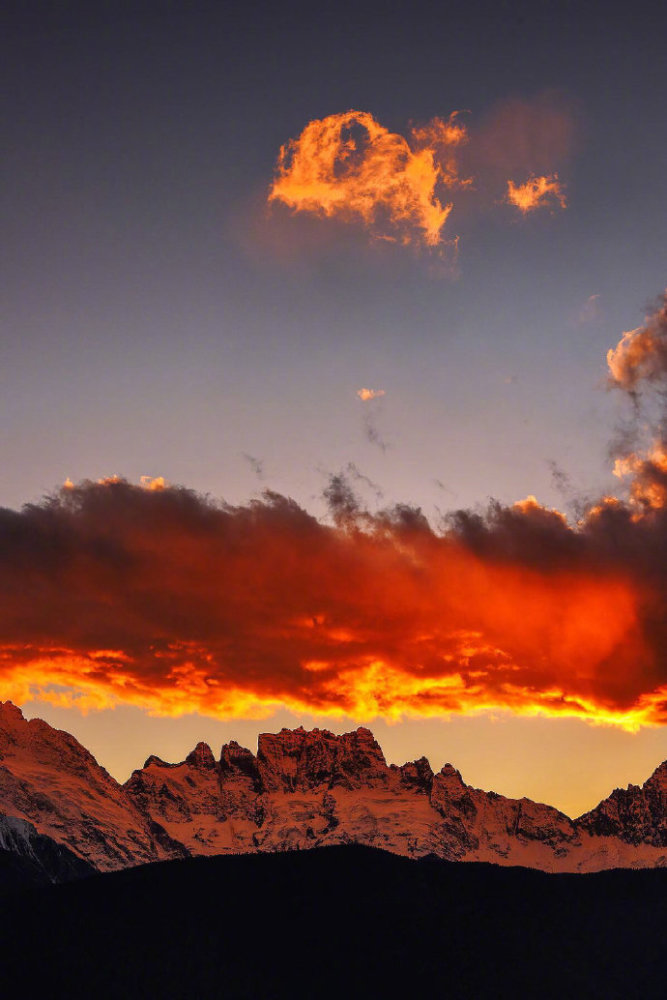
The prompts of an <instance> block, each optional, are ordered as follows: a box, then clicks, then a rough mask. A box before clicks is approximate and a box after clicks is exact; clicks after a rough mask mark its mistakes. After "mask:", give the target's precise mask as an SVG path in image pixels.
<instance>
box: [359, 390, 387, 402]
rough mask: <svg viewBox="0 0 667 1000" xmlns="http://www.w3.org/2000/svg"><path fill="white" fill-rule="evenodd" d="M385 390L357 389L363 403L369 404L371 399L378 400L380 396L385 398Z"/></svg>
mask: <svg viewBox="0 0 667 1000" xmlns="http://www.w3.org/2000/svg"><path fill="white" fill-rule="evenodd" d="M384 395H385V391H384V389H357V396H358V397H359V399H361V400H363V402H364V403H365V402H367V401H368V400H369V399H377V398H378V397H379V396H384Z"/></svg>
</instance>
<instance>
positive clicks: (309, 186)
mask: <svg viewBox="0 0 667 1000" xmlns="http://www.w3.org/2000/svg"><path fill="white" fill-rule="evenodd" d="M465 134H466V133H465V129H464V127H463V125H460V124H458V123H456V122H455V120H454V119H453V118H451V119H449V121H447V122H445V121H443V120H441V119H435V120H434V122H432V123H431V124H430V126H428V127H426V128H424V129H416V130H414V131H413V133H412V145H411V144H410V142H408V140H407V139H406V138H404V136H402V135H398V134H397V133H395V132H390V131H389V129H387V128H385V127H384V126H383V125H380V123H379V122H377V121H376V120H375V119H374V118H373V116H372V115H371V114H369V113H368V112H366V111H346V112H343V113H341V114H335V115H329V116H328V117H327V118H322V119H316V120H315V121H312V122H310V123H309V124H308V125H307V126H306V127H305V129H304V130H303V132H302V133H301V135H300V136H299V137H298V138H297V139H292V140H290V141H289V142H288V143H287V144H286V145H285V146H283V147H282V148H281V150H280V155H279V157H278V164H277V168H276V176H275V179H274V182H273V185H272V187H271V190H270V193H269V200H270V201H281V202H283V203H284V204H286V205H288V206H289V207H290V208H291V209H293V210H294V211H296V212H313V213H315V214H317V215H322V216H324V217H327V218H331V217H334V216H339V217H341V218H343V219H347V220H351V219H358V220H360V221H362V222H363V223H364V224H365V225H366V226H367V227H368V228H369V229H370V230H371V231H372V232H373V234H374V235H376V236H379V237H381V238H383V239H389V240H396V241H398V242H400V243H404V244H409V243H414V244H418V245H419V244H421V245H425V246H427V247H435V246H437V245H438V244H439V243H441V242H442V230H443V227H444V225H445V223H446V221H447V218H448V216H449V214H450V212H451V210H452V205H451V204H443V203H442V202H441V201H440V200H439V198H438V197H437V195H436V187H437V186H439V185H441V186H449V187H453V186H455V185H456V184H457V183H458V176H457V173H456V164H455V161H454V159H453V158H452V157H451V156H450V155H448V153H447V154H446V155H445V158H444V159H443V160H438V158H437V156H436V153H437V152H438V151H440V152H442V151H443V150H446V151H449V150H451V148H452V147H455V146H457V145H460V144H461V143H463V142H464V141H465Z"/></svg>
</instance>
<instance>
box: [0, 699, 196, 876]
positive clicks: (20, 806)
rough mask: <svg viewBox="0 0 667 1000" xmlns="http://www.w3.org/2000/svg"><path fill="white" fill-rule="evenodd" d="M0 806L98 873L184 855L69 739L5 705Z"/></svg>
mask: <svg viewBox="0 0 667 1000" xmlns="http://www.w3.org/2000/svg"><path fill="white" fill-rule="evenodd" d="M0 811H1V812H3V813H5V814H7V815H10V816H14V817H17V818H18V819H23V820H27V821H28V822H29V823H32V824H33V825H34V826H35V828H36V829H37V830H38V831H39V833H42V834H45V835H46V836H48V837H51V838H52V839H53V840H55V841H57V843H59V844H64V845H65V846H66V847H68V848H70V850H72V851H73V852H74V854H76V855H77V856H78V857H80V858H84V859H85V860H86V861H88V862H90V863H91V864H92V865H94V866H95V868H97V869H98V870H100V871H106V870H110V869H114V868H124V867H127V866H129V865H136V864H142V863H144V862H146V861H157V860H160V859H163V858H168V857H174V856H178V854H183V853H184V852H183V850H182V848H180V847H179V846H178V845H173V844H170V842H169V840H168V838H167V837H166V835H165V834H164V831H161V830H160V829H159V827H158V826H157V825H156V824H154V823H153V822H152V821H151V819H150V817H146V816H145V815H143V814H142V813H141V812H140V811H139V810H138V809H137V807H136V805H135V804H134V803H133V802H132V800H131V799H130V798H129V797H128V795H127V794H126V793H125V791H124V790H123V789H122V787H121V786H120V785H119V784H118V782H117V781H115V780H114V779H113V778H112V777H111V775H110V774H108V773H107V771H105V770H104V768H103V767H100V765H99V764H98V763H97V761H96V760H95V758H94V757H93V756H92V754H90V753H89V752H88V751H87V750H86V749H85V747H82V746H81V744H80V743H79V742H78V741H77V740H75V739H74V737H73V736H70V735H69V733H65V732H62V731H61V730H58V729H53V728H52V727H51V726H49V725H47V723H46V722H43V721H42V720H41V719H33V720H32V721H30V722H28V721H27V720H26V719H24V717H23V714H22V713H21V711H20V710H19V709H18V708H16V707H15V706H14V705H12V704H11V702H5V703H0Z"/></svg>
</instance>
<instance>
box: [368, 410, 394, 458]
mask: <svg viewBox="0 0 667 1000" xmlns="http://www.w3.org/2000/svg"><path fill="white" fill-rule="evenodd" d="M364 434H365V436H366V440H367V441H368V442H369V443H370V444H374V445H375V447H376V448H379V449H380V451H382V452H385V451H386V450H387V448H389V443H388V442H387V441H385V439H384V438H383V436H382V434H381V433H380V428H379V427H378V425H377V416H376V414H374V413H372V412H371V411H370V410H366V412H365V413H364Z"/></svg>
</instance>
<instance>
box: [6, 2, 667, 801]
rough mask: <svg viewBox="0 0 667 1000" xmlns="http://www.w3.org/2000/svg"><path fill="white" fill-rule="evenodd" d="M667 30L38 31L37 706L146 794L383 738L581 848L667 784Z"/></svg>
mask: <svg viewBox="0 0 667 1000" xmlns="http://www.w3.org/2000/svg"><path fill="white" fill-rule="evenodd" d="M666 22H667V15H665V14H664V13H660V12H657V13H656V10H655V5H653V4H647V3H637V4H634V5H633V6H632V8H631V9H630V8H628V9H625V10H621V9H615V8H612V7H610V6H609V5H607V4H601V3H585V2H583V3H582V2H579V3H568V2H559V3H549V2H547V3H543V4H540V5H535V4H527V3H526V4H524V3H508V2H506V3H500V2H497V3H494V4H489V3H475V2H468V3H466V4H459V3H451V4H448V5H441V6H440V7H437V8H436V7H435V5H433V4H419V3H411V4H387V3H386V2H385V3H383V4H373V3H364V2H360V3H355V4H354V5H352V4H344V3H343V4H341V3H337V4H328V3H323V4H317V5H313V4H298V3H297V4H290V3H285V4H281V5H275V4H262V3H257V4H254V5H247V4H239V3H229V4H218V3H207V2H193V3H188V4H185V3H177V2H171V3H170V2H166V0H165V2H162V3H147V2H141V0H139V2H134V3H122V2H114V3H106V4H105V3H100V4H96V5H94V7H92V6H91V5H89V4H75V3H61V4H57V5H54V4H51V3H49V4H42V3H37V2H35V3H20V4H19V3H10V4H9V6H8V9H7V14H6V15H5V24H4V26H3V30H2V39H3V40H2V43H1V44H2V47H3V55H2V70H1V72H2V88H1V89H2V94H3V103H4V105H5V107H4V114H3V120H4V121H5V122H6V126H5V129H4V134H5V139H6V142H5V146H6V153H5V156H4V158H3V166H2V175H3V176H2V192H1V195H0V198H1V201H2V232H3V240H2V279H1V280H2V307H1V308H2V313H1V317H0V318H1V322H2V329H1V333H0V461H1V468H2V472H3V474H2V478H1V480H0V508H1V509H0V539H2V544H1V545H0V591H1V592H2V594H3V602H2V606H3V610H2V611H1V612H0V695H4V696H5V697H11V698H13V700H15V701H16V702H17V703H18V704H20V705H22V707H23V708H24V710H25V712H26V714H27V715H28V716H30V717H32V716H33V715H40V716H41V717H43V718H45V719H47V721H49V722H52V723H53V724H56V725H58V726H59V727H61V728H64V729H67V730H68V731H70V732H72V733H73V734H74V735H76V736H77V737H78V738H79V739H81V740H82V742H84V743H85V745H86V746H88V748H89V749H91V751H92V752H93V753H95V755H96V756H97V757H98V759H99V760H100V762H101V763H102V764H104V765H105V766H106V767H107V768H108V769H109V770H110V771H111V772H112V773H113V774H115V776H117V777H118V778H119V779H121V780H124V779H125V778H126V777H127V776H128V775H129V773H130V772H131V770H132V769H133V768H134V767H138V766H141V764H142V763H143V760H144V758H145V757H147V756H148V754H149V753H158V754H160V755H161V756H163V757H164V758H165V759H168V760H177V759H183V757H184V756H185V754H186V753H187V752H188V751H189V750H190V749H191V748H192V746H193V745H194V743H195V742H197V741H198V740H199V739H207V740H208V741H210V742H211V744H212V745H213V747H214V750H216V751H217V747H218V746H219V744H221V743H222V742H226V741H227V740H229V739H231V738H236V739H239V741H240V742H243V743H245V744H246V745H249V746H251V747H252V748H253V749H254V747H255V741H256V737H257V733H258V732H260V731H268V730H272V731H275V730H277V729H278V728H280V727H281V726H283V725H287V726H296V725H299V724H303V725H304V726H306V727H308V728H310V727H312V726H313V725H319V726H326V727H328V728H331V729H333V730H335V731H337V732H342V731H345V730H346V729H350V728H353V727H355V726H357V725H359V724H365V725H369V726H370V728H372V729H373V731H374V732H375V734H376V736H377V737H378V739H379V740H380V743H381V744H382V746H383V748H384V750H385V753H386V755H387V757H388V759H390V760H392V761H395V762H397V763H402V762H403V761H404V760H406V759H412V758H414V757H418V756H421V754H426V756H428V757H429V759H430V760H431V763H432V765H433V766H434V767H440V766H442V764H443V763H445V762H446V761H451V762H452V763H454V764H455V765H456V766H457V767H458V768H459V769H460V770H461V771H462V774H463V777H464V779H465V780H466V781H468V782H469V783H471V784H475V785H477V786H479V787H483V788H486V789H491V788H493V789H495V790H496V791H499V792H503V793H504V794H511V795H517V796H521V795H524V794H525V795H529V796H530V797H532V798H535V799H539V800H542V801H548V802H550V803H551V804H553V805H556V806H559V807H560V808H562V809H564V810H565V811H566V812H568V813H570V814H571V815H575V814H577V813H579V812H583V811H584V810H585V809H587V808H590V807H592V806H593V805H595V804H596V802H597V801H598V800H599V799H600V798H601V797H602V796H603V795H606V794H608V792H609V791H610V790H611V788H612V787H614V786H616V785H623V784H627V782H629V781H633V782H641V781H643V780H645V778H647V777H648V776H649V774H650V773H651V771H652V770H653V768H654V767H656V766H657V765H658V764H659V763H660V762H661V761H662V760H663V759H665V758H667V731H666V730H665V721H666V720H667V709H666V708H665V705H666V704H667V695H666V694H665V690H667V637H666V636H665V624H664V623H665V619H666V617H667V616H666V615H665V597H666V594H667V583H666V581H665V570H664V566H665V564H666V562H667V547H666V539H667V530H666V528H665V505H666V504H665V497H666V496H667V492H666V491H667V485H666V481H665V477H666V476H667V460H666V459H665V448H664V441H665V433H666V428H667V419H666V416H665V408H664V400H665V391H666V390H667V318H666V316H665V308H664V301H662V300H661V299H660V296H661V295H662V294H663V293H664V290H665V285H666V284H667V277H666V275H667V252H666V250H665V240H664V219H665V218H667V184H666V182H665V177H666V176H667V171H666V168H667V130H665V128H664V95H665V93H666V92H667V63H666V62H665V59H664V51H663V48H664V42H663V39H664V33H665V28H667V23H666ZM633 331H634V334H633ZM624 334H627V335H628V336H627V337H626V339H625V340H623V335H624ZM609 352H611V354H609ZM614 473H616V474H614ZM265 491H269V492H268V493H266V492H265ZM531 497H532V498H534V499H528V500H527V499H526V498H531ZM610 497H613V498H614V500H613V501H611V500H609V499H608V498H610ZM604 498H607V499H606V500H605V499H604ZM490 503H494V504H495V506H492V507H491V508H489V506H488V505H489V504H490ZM517 503H518V504H519V505H518V506H517ZM24 505H28V506H24ZM452 512H458V513H454V514H453V515H452ZM448 515H450V516H448Z"/></svg>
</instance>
